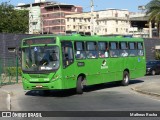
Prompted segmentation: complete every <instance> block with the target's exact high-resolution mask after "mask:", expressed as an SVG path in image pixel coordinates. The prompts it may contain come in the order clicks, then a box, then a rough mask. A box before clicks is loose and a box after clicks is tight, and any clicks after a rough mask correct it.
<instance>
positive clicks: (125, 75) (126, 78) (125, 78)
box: [121, 71, 129, 86]
mask: <svg viewBox="0 0 160 120" xmlns="http://www.w3.org/2000/svg"><path fill="white" fill-rule="evenodd" d="M121 84H122V85H123V86H127V85H128V84H129V73H128V72H127V71H124V72H123V80H122V82H121Z"/></svg>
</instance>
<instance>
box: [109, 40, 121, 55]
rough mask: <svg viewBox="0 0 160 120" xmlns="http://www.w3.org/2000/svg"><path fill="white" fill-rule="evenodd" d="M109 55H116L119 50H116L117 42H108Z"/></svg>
mask: <svg viewBox="0 0 160 120" xmlns="http://www.w3.org/2000/svg"><path fill="white" fill-rule="evenodd" d="M109 54H110V57H118V56H119V50H118V43H117V42H110V51H109Z"/></svg>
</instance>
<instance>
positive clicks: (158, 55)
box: [155, 50, 160, 60]
mask: <svg viewBox="0 0 160 120" xmlns="http://www.w3.org/2000/svg"><path fill="white" fill-rule="evenodd" d="M155 57H156V60H160V51H158V50H157V51H156V56H155Z"/></svg>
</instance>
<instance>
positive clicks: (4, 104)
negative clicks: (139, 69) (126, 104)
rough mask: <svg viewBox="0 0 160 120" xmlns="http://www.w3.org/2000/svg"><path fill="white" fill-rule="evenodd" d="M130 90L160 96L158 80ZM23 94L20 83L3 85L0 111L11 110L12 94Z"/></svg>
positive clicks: (0, 92) (159, 82) (0, 94)
mask: <svg viewBox="0 0 160 120" xmlns="http://www.w3.org/2000/svg"><path fill="white" fill-rule="evenodd" d="M131 89H132V90H134V91H137V92H139V93H143V94H147V95H152V96H156V97H160V81H158V82H150V83H142V84H139V85H135V86H134V87H131ZM22 94H24V90H23V88H22V83H18V84H13V85H5V86H2V87H1V88H0V111H8V110H11V102H12V101H11V99H12V96H18V95H19V96H21V95H22Z"/></svg>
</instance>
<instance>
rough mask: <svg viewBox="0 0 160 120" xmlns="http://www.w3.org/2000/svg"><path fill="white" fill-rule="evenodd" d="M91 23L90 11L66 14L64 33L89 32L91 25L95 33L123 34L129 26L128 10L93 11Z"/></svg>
mask: <svg viewBox="0 0 160 120" xmlns="http://www.w3.org/2000/svg"><path fill="white" fill-rule="evenodd" d="M93 16H94V17H93V24H91V13H90V12H88V13H80V14H73V15H67V16H66V33H74V32H78V33H84V34H91V27H93V31H94V34H97V35H119V34H120V35H122V34H123V35H125V34H128V33H129V32H128V29H129V27H130V22H129V11H128V10H120V9H107V10H102V11H96V12H93Z"/></svg>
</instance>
